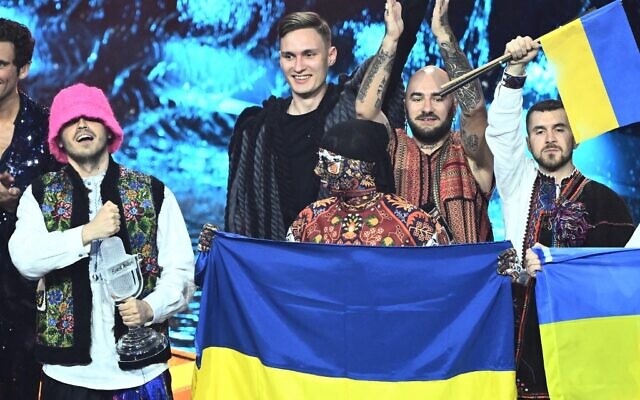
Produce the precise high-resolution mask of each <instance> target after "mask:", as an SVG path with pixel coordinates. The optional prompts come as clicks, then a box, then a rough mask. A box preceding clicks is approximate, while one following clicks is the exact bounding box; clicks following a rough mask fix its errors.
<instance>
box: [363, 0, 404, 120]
mask: <svg viewBox="0 0 640 400" xmlns="http://www.w3.org/2000/svg"><path fill="white" fill-rule="evenodd" d="M384 23H385V28H386V29H385V34H384V38H383V39H382V44H381V45H380V49H379V50H378V52H377V53H376V55H375V56H374V57H373V60H372V61H371V63H370V64H369V67H368V68H367V72H366V73H365V76H364V78H363V80H362V84H361V85H360V90H359V91H358V97H357V99H356V116H357V117H358V118H361V119H368V120H372V121H376V122H380V123H383V124H385V125H386V126H387V128H388V129H389V130H390V129H391V127H390V125H389V121H388V120H387V118H386V116H385V115H384V114H383V112H382V102H383V100H384V97H385V93H386V90H387V85H388V84H389V80H390V77H391V70H392V69H393V64H394V59H395V56H396V50H397V47H398V40H399V39H400V35H401V34H402V30H403V29H404V24H403V21H402V6H401V5H400V3H399V2H397V1H395V0H387V2H386V3H385V11H384Z"/></svg>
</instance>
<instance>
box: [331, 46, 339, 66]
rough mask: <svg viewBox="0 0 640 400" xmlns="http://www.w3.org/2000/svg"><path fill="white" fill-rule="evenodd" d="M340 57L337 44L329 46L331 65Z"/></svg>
mask: <svg viewBox="0 0 640 400" xmlns="http://www.w3.org/2000/svg"><path fill="white" fill-rule="evenodd" d="M337 58H338V49H336V47H335V46H331V47H329V66H332V65H333V64H335V63H336V60H337Z"/></svg>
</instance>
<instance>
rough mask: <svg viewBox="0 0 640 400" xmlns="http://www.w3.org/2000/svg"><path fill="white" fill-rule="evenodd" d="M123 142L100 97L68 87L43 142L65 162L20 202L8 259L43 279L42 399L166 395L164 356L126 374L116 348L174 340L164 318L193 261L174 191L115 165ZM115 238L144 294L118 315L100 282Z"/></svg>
mask: <svg viewBox="0 0 640 400" xmlns="http://www.w3.org/2000/svg"><path fill="white" fill-rule="evenodd" d="M122 139H123V132H122V129H121V127H120V125H119V123H118V121H117V120H116V119H115V117H114V115H113V111H112V109H111V106H110V105H109V102H108V100H107V98H106V96H105V95H104V93H103V92H102V91H101V90H100V89H98V88H95V87H89V86H86V85H83V84H77V85H73V86H71V87H68V88H66V89H63V90H62V91H60V92H59V93H58V94H57V95H56V97H55V98H54V100H53V104H52V106H51V116H50V121H49V136H48V143H49V149H50V151H51V153H52V154H53V155H54V156H55V157H56V159H57V160H58V161H60V162H62V163H64V164H67V165H66V166H65V167H64V168H63V169H62V170H61V171H59V172H54V173H49V174H45V175H43V176H41V177H40V178H38V179H36V180H34V182H33V183H32V185H31V186H29V187H28V188H27V190H26V191H25V193H24V195H23V197H22V199H21V200H20V203H19V205H18V211H17V217H18V221H17V223H16V230H15V233H14V234H13V236H12V237H11V239H10V242H9V250H10V252H11V257H12V258H13V260H14V263H15V265H16V267H17V268H18V270H19V271H20V273H21V274H23V275H24V276H25V277H26V278H29V279H32V280H39V283H38V293H39V299H38V320H37V321H38V322H37V337H36V355H37V356H38V359H39V360H40V361H41V362H42V363H43V364H44V367H43V371H44V377H43V382H42V398H43V399H63V398H64V399H71V398H73V399H94V398H95V399H98V398H100V399H102V398H114V399H116V398H117V399H121V398H122V399H124V398H134V399H138V398H141V399H142V398H144V399H146V398H153V399H164V398H171V385H170V378H169V375H168V369H167V368H168V367H167V363H166V362H167V360H168V359H169V357H170V350H169V349H166V350H165V351H164V352H162V353H160V354H158V355H157V356H156V357H154V358H152V359H150V360H146V361H144V362H141V363H140V364H138V365H136V364H130V365H127V366H125V365H119V363H118V357H117V354H116V350H115V343H116V340H117V339H118V338H119V337H120V336H121V335H122V334H123V333H124V332H125V331H126V329H127V327H134V326H139V325H149V324H150V325H152V327H154V328H155V329H159V330H162V331H164V333H167V332H166V329H167V319H168V318H169V317H170V316H171V315H173V314H175V313H176V312H177V311H179V310H180V309H182V308H184V307H185V306H186V304H187V301H188V297H189V295H190V288H191V286H192V277H193V252H192V249H191V243H190V240H189V236H188V233H187V229H186V227H185V223H184V220H183V217H182V214H181V212H180V209H179V207H178V204H177V202H176V199H175V197H174V195H173V194H172V192H171V191H170V190H169V189H168V188H167V187H166V186H164V185H163V184H162V182H160V181H158V180H157V179H155V178H154V177H152V176H149V175H145V174H142V173H139V172H136V171H133V170H130V169H127V168H125V167H123V166H120V165H118V164H117V163H115V162H114V161H113V159H112V158H111V156H110V153H113V152H115V151H116V150H118V148H119V147H120V145H121V144H122ZM111 236H117V237H119V238H120V239H121V240H122V242H123V244H124V247H125V249H126V251H127V253H128V254H136V253H138V254H140V255H141V257H142V262H141V270H142V275H143V282H144V289H143V292H142V294H141V295H140V296H139V298H137V299H134V298H129V299H127V300H126V301H125V302H124V303H123V304H120V305H118V306H117V307H116V306H115V304H114V302H113V300H112V299H111V297H110V296H109V295H108V294H107V293H106V290H105V288H104V284H103V283H102V282H101V281H99V280H98V278H96V274H95V271H97V269H99V268H100V265H98V264H100V263H101V262H102V261H101V260H100V259H98V257H97V253H98V251H99V249H100V243H101V240H102V239H105V238H108V237H111ZM34 249H37V251H34ZM124 368H126V370H125V369H124Z"/></svg>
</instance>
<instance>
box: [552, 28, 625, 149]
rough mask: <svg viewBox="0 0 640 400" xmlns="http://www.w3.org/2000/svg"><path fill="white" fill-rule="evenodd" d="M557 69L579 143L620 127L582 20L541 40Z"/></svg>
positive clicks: (564, 101)
mask: <svg viewBox="0 0 640 400" xmlns="http://www.w3.org/2000/svg"><path fill="white" fill-rule="evenodd" d="M540 40H541V42H542V47H543V48H544V53H545V55H546V57H547V59H548V60H549V62H550V63H551V64H552V65H553V66H554V67H555V69H556V76H557V80H558V90H559V92H560V94H561V96H562V102H563V103H564V108H565V110H566V112H567V117H568V118H569V123H570V124H571V129H572V130H573V135H574V137H575V139H576V142H578V143H579V142H582V141H584V140H586V139H590V138H592V137H595V136H598V135H600V134H601V133H602V132H608V131H610V130H612V129H615V128H617V127H618V126H619V124H618V120H617V119H616V116H615V113H614V111H613V107H612V106H611V101H610V100H609V96H608V94H607V91H606V89H605V86H604V83H603V81H602V77H601V75H600V71H599V70H598V66H597V64H596V61H595V59H594V57H593V52H592V51H591V46H590V45H589V41H588V39H587V36H586V33H585V31H584V28H583V26H582V23H581V22H580V20H576V21H573V22H571V23H569V24H567V25H565V26H562V27H560V28H558V29H556V30H554V31H552V32H549V33H548V34H546V35H544V36H542V38H541V39H540Z"/></svg>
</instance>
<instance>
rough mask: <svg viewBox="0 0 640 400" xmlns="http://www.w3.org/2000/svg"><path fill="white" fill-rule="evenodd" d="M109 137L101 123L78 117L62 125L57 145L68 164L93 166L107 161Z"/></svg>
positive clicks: (109, 134) (107, 131)
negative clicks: (65, 154)
mask: <svg viewBox="0 0 640 400" xmlns="http://www.w3.org/2000/svg"><path fill="white" fill-rule="evenodd" d="M110 136H111V133H110V132H109V130H108V129H107V128H106V127H105V126H104V124H103V123H102V122H101V121H98V120H94V119H88V118H85V117H80V118H78V119H74V120H72V121H70V122H68V123H67V124H65V125H64V127H63V128H62V130H61V133H60V136H59V138H58V143H59V144H60V145H61V146H62V149H63V150H64V151H65V152H66V153H67V157H68V158H69V162H70V163H76V164H85V163H89V164H95V163H98V162H101V161H104V160H105V159H106V160H108V158H109V151H108V146H109V141H110V139H111V137H110Z"/></svg>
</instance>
